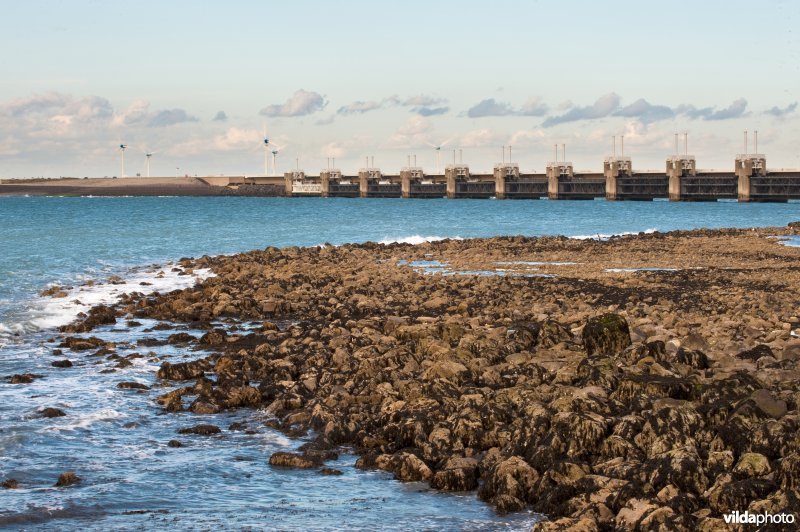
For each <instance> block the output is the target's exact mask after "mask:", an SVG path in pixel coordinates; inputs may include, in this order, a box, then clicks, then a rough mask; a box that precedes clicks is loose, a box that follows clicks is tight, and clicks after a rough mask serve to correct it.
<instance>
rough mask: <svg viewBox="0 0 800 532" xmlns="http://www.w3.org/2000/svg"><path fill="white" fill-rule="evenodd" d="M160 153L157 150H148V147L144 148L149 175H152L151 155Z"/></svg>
mask: <svg viewBox="0 0 800 532" xmlns="http://www.w3.org/2000/svg"><path fill="white" fill-rule="evenodd" d="M156 153H158V152H157V151H148V150H147V149H145V150H144V156H145V159H146V161H147V177H150V157H152V156H153V155H155V154H156Z"/></svg>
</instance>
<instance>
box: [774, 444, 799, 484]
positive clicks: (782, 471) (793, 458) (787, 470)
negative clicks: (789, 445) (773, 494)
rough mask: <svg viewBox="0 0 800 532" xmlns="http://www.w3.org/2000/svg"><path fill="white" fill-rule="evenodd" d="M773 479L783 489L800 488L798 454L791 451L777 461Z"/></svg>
mask: <svg viewBox="0 0 800 532" xmlns="http://www.w3.org/2000/svg"><path fill="white" fill-rule="evenodd" d="M775 481H776V482H778V483H779V484H780V486H781V488H782V489H784V490H788V491H791V490H795V491H798V490H800V454H798V453H796V452H794V453H791V454H789V455H787V456H786V457H784V458H783V459H782V460H781V461H780V462H778V467H777V470H776V471H775Z"/></svg>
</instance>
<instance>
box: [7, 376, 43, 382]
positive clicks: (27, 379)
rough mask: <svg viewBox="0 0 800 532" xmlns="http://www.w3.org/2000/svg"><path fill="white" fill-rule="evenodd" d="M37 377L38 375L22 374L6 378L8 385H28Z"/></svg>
mask: <svg viewBox="0 0 800 532" xmlns="http://www.w3.org/2000/svg"><path fill="white" fill-rule="evenodd" d="M38 377H39V376H38V375H34V374H33V373H22V374H17V375H12V376H11V377H8V382H9V383H10V384H30V383H32V382H33V381H34V379H36V378H38Z"/></svg>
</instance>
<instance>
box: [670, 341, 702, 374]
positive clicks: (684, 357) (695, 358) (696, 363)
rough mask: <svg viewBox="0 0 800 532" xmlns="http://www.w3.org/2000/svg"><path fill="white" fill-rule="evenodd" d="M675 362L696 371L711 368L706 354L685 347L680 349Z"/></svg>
mask: <svg viewBox="0 0 800 532" xmlns="http://www.w3.org/2000/svg"><path fill="white" fill-rule="evenodd" d="M675 360H676V361H677V362H680V363H681V364H686V365H687V366H691V367H693V368H696V369H708V367H709V361H708V357H707V356H706V354H705V353H703V352H702V351H699V350H698V351H694V350H690V349H687V348H686V347H685V346H681V347H679V348H678V352H677V353H675Z"/></svg>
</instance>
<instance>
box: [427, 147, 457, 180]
mask: <svg viewBox="0 0 800 532" xmlns="http://www.w3.org/2000/svg"><path fill="white" fill-rule="evenodd" d="M451 140H453V139H447V140H446V141H444V142H442V143H440V144H431V143H430V142H428V143H427V144H428V146H430V147H431V148H433V150H434V164H435V165H436V169H435V171H436V172H438V171H439V168H440V167H441V164H442V148H444V147H445V146H447V145H448V144H449V143H450V141H451Z"/></svg>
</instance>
